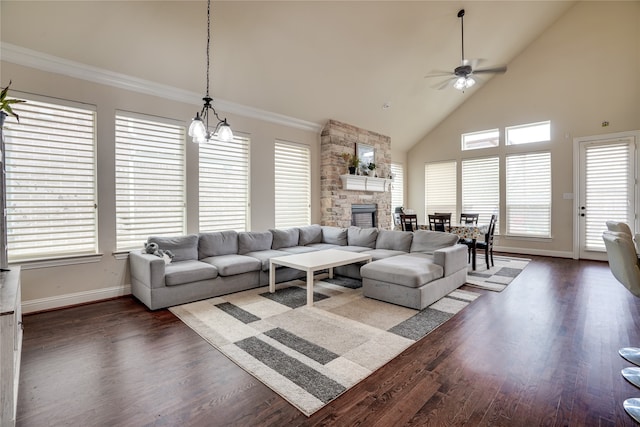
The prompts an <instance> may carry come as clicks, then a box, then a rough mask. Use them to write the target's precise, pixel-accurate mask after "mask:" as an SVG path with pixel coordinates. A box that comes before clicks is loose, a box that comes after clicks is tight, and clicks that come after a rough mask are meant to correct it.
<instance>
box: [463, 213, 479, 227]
mask: <svg viewBox="0 0 640 427" xmlns="http://www.w3.org/2000/svg"><path fill="white" fill-rule="evenodd" d="M479 217H480V214H474V213H461V214H460V224H473V225H478V218H479Z"/></svg>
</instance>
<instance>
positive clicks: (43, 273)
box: [0, 61, 320, 312]
mask: <svg viewBox="0 0 640 427" xmlns="http://www.w3.org/2000/svg"><path fill="white" fill-rule="evenodd" d="M0 70H1V72H2V86H3V87H4V86H6V84H7V83H8V82H9V80H10V79H11V80H13V84H12V86H11V88H12V89H14V90H16V91H20V92H29V93H35V94H38V95H44V96H49V97H54V98H63V99H68V100H73V101H77V102H84V103H88V104H93V105H95V106H96V107H97V117H98V118H97V156H98V159H97V168H98V174H97V175H98V241H99V252H100V253H101V254H103V256H102V258H101V259H100V261H98V262H93V263H87V264H75V265H64V266H56V267H46V268H44V267H43V268H31V269H28V267H27V266H23V272H22V299H23V302H24V303H23V306H24V311H25V312H28V311H35V310H42V309H48V308H52V307H59V306H65V305H69V304H74V303H79V302H84V301H91V300H96V299H101V298H106V297H111V296H116V295H122V294H124V293H128V287H127V285H128V284H129V278H128V268H127V261H126V259H125V260H118V259H116V258H115V257H114V256H113V254H112V253H113V251H114V250H115V247H116V243H115V233H116V224H115V120H114V117H115V112H116V110H126V111H133V112H137V113H143V114H150V115H156V116H161V117H168V118H173V119H177V120H180V121H184V123H185V126H187V125H188V123H189V122H190V120H191V118H192V117H193V116H194V115H195V112H196V111H199V110H200V109H201V108H202V106H201V105H200V104H194V105H189V104H185V103H180V102H176V101H170V100H167V99H163V98H162V97H161V96H162V94H159V96H158V97H156V96H149V95H144V94H141V93H137V92H132V91H127V90H122V89H117V88H114V87H111V86H106V85H102V84H97V83H92V82H89V81H87V80H82V79H76V78H71V77H66V76H63V75H60V74H54V73H49V72H44V71H39V70H36V69H34V68H28V67H24V66H20V65H15V64H13V63H9V62H4V61H3V62H1V63H0ZM221 115H222V116H223V117H224V116H226V117H227V118H228V120H229V123H230V124H231V125H232V127H233V129H234V131H235V132H239V133H240V132H241V133H243V134H245V135H247V136H248V137H249V138H250V139H251V146H250V150H251V158H250V162H251V172H250V173H251V182H250V186H251V187H250V194H251V200H250V203H251V206H250V227H251V229H252V230H266V229H268V228H270V227H274V223H275V219H274V209H275V206H274V175H273V170H274V141H275V140H276V139H280V140H286V141H293V142H298V143H302V144H306V145H308V146H309V147H310V149H311V156H312V159H313V162H312V164H311V175H312V197H311V199H312V217H311V219H312V222H314V223H317V222H319V220H320V207H319V202H318V200H319V193H320V183H319V172H318V171H319V157H320V156H319V149H320V137H319V133H318V132H314V131H310V130H301V129H298V128H295V127H288V126H285V125H280V124H274V123H269V122H266V121H262V120H257V119H252V118H247V117H244V116H240V115H232V114H227V113H224V112H222V114H221ZM197 184H198V148H197V145H196V144H193V143H191V142H189V141H188V142H187V205H188V206H187V232H189V233H195V232H197V231H198V204H197V202H198V194H197ZM159 185H161V184H159ZM142 244H143V242H140V245H141V247H142Z"/></svg>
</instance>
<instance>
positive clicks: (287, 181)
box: [274, 141, 311, 228]
mask: <svg viewBox="0 0 640 427" xmlns="http://www.w3.org/2000/svg"><path fill="white" fill-rule="evenodd" d="M274 157H275V171H274V172H275V209H276V212H275V214H276V215H275V216H276V218H275V220H276V223H275V225H276V228H285V227H296V226H302V225H309V224H310V223H311V176H310V173H309V171H310V164H311V152H310V150H309V147H307V146H304V145H300V144H293V143H288V142H283V141H276V143H275V156H274Z"/></svg>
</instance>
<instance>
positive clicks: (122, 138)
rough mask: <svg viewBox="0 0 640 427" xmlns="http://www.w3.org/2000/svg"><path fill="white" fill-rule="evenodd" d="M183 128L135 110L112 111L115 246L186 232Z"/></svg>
mask: <svg viewBox="0 0 640 427" xmlns="http://www.w3.org/2000/svg"><path fill="white" fill-rule="evenodd" d="M184 146H185V128H184V126H182V125H177V124H174V123H172V122H169V121H168V120H167V121H165V120H162V121H158V120H157V118H155V117H154V118H153V119H151V118H146V117H145V116H142V115H137V114H133V113H118V114H117V115H116V246H117V250H129V249H134V248H141V247H142V246H143V243H144V242H146V241H147V238H148V237H149V236H151V235H156V236H179V235H182V234H184V233H185V147H184Z"/></svg>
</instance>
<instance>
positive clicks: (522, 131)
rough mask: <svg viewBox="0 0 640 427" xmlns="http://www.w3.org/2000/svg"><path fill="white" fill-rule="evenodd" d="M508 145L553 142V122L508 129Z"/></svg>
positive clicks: (506, 133)
mask: <svg viewBox="0 0 640 427" xmlns="http://www.w3.org/2000/svg"><path fill="white" fill-rule="evenodd" d="M505 135H506V141H507V142H506V144H507V145H518V144H529V143H531V142H543V141H550V140H551V122H548V121H547V122H540V123H531V124H528V125H520V126H511V127H508V128H506V132H505Z"/></svg>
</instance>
